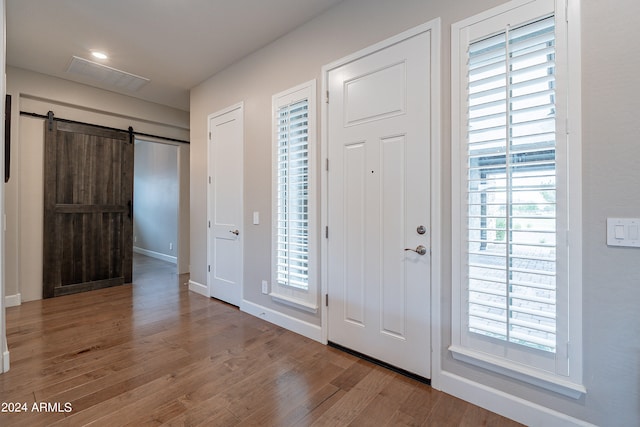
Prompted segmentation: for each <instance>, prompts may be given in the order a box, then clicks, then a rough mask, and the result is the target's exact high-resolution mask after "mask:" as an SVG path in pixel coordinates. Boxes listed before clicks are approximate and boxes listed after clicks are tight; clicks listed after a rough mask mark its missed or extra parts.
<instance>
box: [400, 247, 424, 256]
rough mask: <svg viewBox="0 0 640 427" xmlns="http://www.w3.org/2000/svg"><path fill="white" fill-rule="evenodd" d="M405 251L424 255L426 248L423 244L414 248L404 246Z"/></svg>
mask: <svg viewBox="0 0 640 427" xmlns="http://www.w3.org/2000/svg"><path fill="white" fill-rule="evenodd" d="M405 251H413V252H415V253H417V254H418V255H424V254H426V253H427V248H425V247H424V246H423V245H419V246H418V247H417V248H415V249H411V248H406V249H405Z"/></svg>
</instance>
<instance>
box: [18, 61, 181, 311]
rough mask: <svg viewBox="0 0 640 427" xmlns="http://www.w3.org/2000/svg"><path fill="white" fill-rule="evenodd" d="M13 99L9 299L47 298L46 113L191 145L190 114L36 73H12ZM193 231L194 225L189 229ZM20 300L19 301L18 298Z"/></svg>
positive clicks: (19, 70) (21, 71)
mask: <svg viewBox="0 0 640 427" xmlns="http://www.w3.org/2000/svg"><path fill="white" fill-rule="evenodd" d="M7 92H8V93H9V94H11V95H12V117H11V131H12V133H11V148H12V153H11V154H12V159H11V180H10V181H9V183H8V184H7V185H6V186H5V190H6V194H5V196H6V212H7V234H6V245H7V251H6V256H5V260H6V295H8V296H19V297H20V298H18V299H21V300H22V301H31V300H35V299H40V298H42V221H43V219H42V214H43V188H42V182H43V178H42V168H43V142H44V132H43V126H44V125H43V121H42V120H41V119H34V118H29V117H24V116H22V117H21V116H20V115H19V112H20V111H21V110H22V111H26V112H33V113H38V114H46V113H47V111H49V110H51V111H53V112H54V114H55V115H56V116H57V117H61V118H65V119H71V120H77V121H82V122H87V123H92V124H99V125H103V126H110V127H114V128H120V129H127V128H128V127H129V126H133V128H134V130H135V131H138V132H144V133H148V134H155V135H160V136H165V137H170V138H176V139H182V140H188V138H189V131H188V127H189V124H188V121H189V113H188V112H186V111H180V110H176V109H173V108H169V107H164V106H161V105H158V104H153V103H149V102H145V101H141V100H138V99H135V98H131V97H127V96H123V95H119V94H115V93H112V92H108V91H104V90H100V89H95V88H92V87H89V86H84V85H80V84H76V83H73V82H70V81H66V80H61V79H57V78H54V77H49V76H45V75H42V74H38V73H33V72H31V71H27V70H22V69H17V68H11V67H9V68H8V69H7ZM187 226H188V225H187ZM14 300H15V298H14Z"/></svg>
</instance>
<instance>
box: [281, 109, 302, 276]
mask: <svg viewBox="0 0 640 427" xmlns="http://www.w3.org/2000/svg"><path fill="white" fill-rule="evenodd" d="M276 120H277V123H276V126H277V128H278V176H277V182H278V184H277V185H278V194H277V199H278V212H277V213H278V219H277V221H278V226H277V232H276V235H277V237H278V243H277V245H278V249H277V254H276V260H277V261H276V269H277V272H276V277H277V281H278V284H280V285H285V286H293V287H295V288H299V289H307V287H308V286H309V101H308V100H307V99H304V100H302V101H298V102H295V103H293V104H289V105H285V106H282V107H280V108H279V109H278V111H277V115H276Z"/></svg>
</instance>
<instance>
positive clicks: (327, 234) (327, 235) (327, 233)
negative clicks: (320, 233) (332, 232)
mask: <svg viewBox="0 0 640 427" xmlns="http://www.w3.org/2000/svg"><path fill="white" fill-rule="evenodd" d="M324 238H325V239H328V238H329V226H328V225H327V226H326V227H324Z"/></svg>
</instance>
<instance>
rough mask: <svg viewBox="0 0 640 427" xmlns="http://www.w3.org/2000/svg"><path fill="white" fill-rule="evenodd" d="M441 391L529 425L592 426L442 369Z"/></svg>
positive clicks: (532, 426)
mask: <svg viewBox="0 0 640 427" xmlns="http://www.w3.org/2000/svg"><path fill="white" fill-rule="evenodd" d="M439 386H441V387H440V390H442V391H443V392H445V393H447V394H451V395H453V396H455V397H458V398H460V399H462V400H466V401H467V402H469V403H473V404H474V405H477V406H480V407H482V408H484V409H487V410H489V411H491V412H495V413H496V414H500V415H502V416H504V417H507V418H510V419H512V420H514V421H517V422H519V423H522V424H525V425H527V426H531V427H538V426H539V427H546V426H554V427H595V426H594V425H593V424H590V423H588V422H586V421H582V420H579V419H577V418H573V417H570V416H569V415H566V414H563V413H561V412H558V411H554V410H552V409H549V408H545V407H544V406H540V405H538V404H535V403H532V402H529V401H528V400H524V399H521V398H519V397H515V396H512V395H510V394H508V393H504V392H502V391H500V390H496V389H495V388H492V387H487V386H485V385H483V384H480V383H477V382H474V381H471V380H469V379H467V378H464V377H461V376H459V375H456V374H453V373H451V372H441V373H440V381H439Z"/></svg>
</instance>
